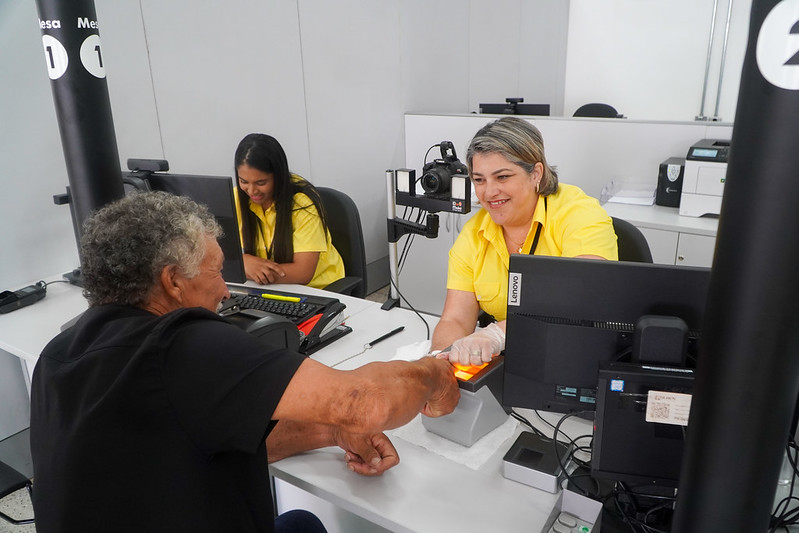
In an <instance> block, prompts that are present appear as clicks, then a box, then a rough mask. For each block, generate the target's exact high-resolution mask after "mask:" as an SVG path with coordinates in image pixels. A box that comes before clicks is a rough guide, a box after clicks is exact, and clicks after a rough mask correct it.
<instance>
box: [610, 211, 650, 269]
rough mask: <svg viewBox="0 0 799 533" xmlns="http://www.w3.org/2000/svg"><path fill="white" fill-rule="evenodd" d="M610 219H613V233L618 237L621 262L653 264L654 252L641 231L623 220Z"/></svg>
mask: <svg viewBox="0 0 799 533" xmlns="http://www.w3.org/2000/svg"><path fill="white" fill-rule="evenodd" d="M610 218H612V219H613V231H615V232H616V237H618V245H619V261H633V262H636V263H652V262H653V261H652V252H651V251H650V250H649V243H647V242H646V237H644V234H643V233H641V230H640V229H638V228H636V227H635V226H633V225H632V224H630V223H629V222H627V221H626V220H623V219H621V218H616V217H610Z"/></svg>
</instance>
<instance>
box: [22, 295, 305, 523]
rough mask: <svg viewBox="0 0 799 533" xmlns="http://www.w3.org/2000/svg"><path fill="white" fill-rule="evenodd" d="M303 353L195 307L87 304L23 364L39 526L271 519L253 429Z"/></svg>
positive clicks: (261, 427) (266, 422)
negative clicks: (28, 371) (27, 374)
mask: <svg viewBox="0 0 799 533" xmlns="http://www.w3.org/2000/svg"><path fill="white" fill-rule="evenodd" d="M303 359H304V358H303V357H302V356H300V355H298V354H293V353H290V352H286V351H284V350H275V349H272V348H269V347H267V346H265V345H264V344H262V343H261V342H260V341H259V340H258V339H256V338H254V337H252V336H250V335H249V334H247V333H245V332H243V331H242V330H240V329H239V328H237V327H235V326H233V325H231V324H229V323H227V322H226V321H225V320H223V319H220V318H219V317H217V316H216V315H215V314H213V313H211V312H209V311H206V310H202V309H182V310H178V311H174V312H172V313H168V314H166V315H163V316H160V317H159V316H155V315H153V314H151V313H148V312H146V311H144V310H142V309H137V308H133V307H127V306H116V305H107V306H100V307H96V308H92V309H89V311H87V312H86V313H85V314H84V315H83V316H82V317H81V319H80V320H79V321H78V323H77V324H76V325H75V326H74V327H72V328H70V329H68V330H66V331H64V332H63V333H61V334H60V335H58V336H57V337H56V338H55V339H53V340H52V341H51V342H50V343H49V344H48V345H47V347H46V348H45V349H44V351H43V352H42V354H41V356H40V358H39V361H38V363H37V365H36V369H35V371H34V375H33V380H32V391H31V449H32V452H33V464H34V491H33V500H34V501H33V503H34V511H35V514H36V527H37V531H39V532H40V533H47V532H49V531H169V532H174V531H272V529H273V509H272V496H271V491H270V484H269V473H268V465H267V457H266V446H265V443H264V440H265V438H266V435H267V434H268V432H269V430H270V429H271V427H272V423H271V422H270V420H271V418H272V413H273V412H274V409H275V407H276V406H277V404H278V402H279V401H280V398H281V396H282V394H283V391H284V390H285V388H286V386H287V385H288V383H289V381H290V380H291V378H292V376H293V375H294V372H295V371H296V370H297V368H298V367H299V365H300V363H302V361H303Z"/></svg>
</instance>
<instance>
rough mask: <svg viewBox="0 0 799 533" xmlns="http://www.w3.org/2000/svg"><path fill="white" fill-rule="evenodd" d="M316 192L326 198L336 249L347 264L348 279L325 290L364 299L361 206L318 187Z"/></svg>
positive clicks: (364, 267) (328, 221) (364, 282)
mask: <svg viewBox="0 0 799 533" xmlns="http://www.w3.org/2000/svg"><path fill="white" fill-rule="evenodd" d="M316 190H317V191H319V196H321V197H322V204H323V205H324V208H325V213H326V214H327V223H328V227H329V229H330V236H331V238H332V240H333V246H335V247H336V250H338V253H340V254H341V257H342V259H343V260H344V273H345V277H344V278H342V279H339V280H336V281H334V282H333V283H331V284H330V285H328V286H327V287H325V289H326V290H329V291H333V292H337V293H339V294H348V295H350V296H355V297H357V298H363V297H364V296H366V249H365V248H364V245H363V228H362V227H361V216H360V214H359V213H358V206H356V205H355V202H353V201H352V198H350V197H349V196H347V195H346V194H344V193H343V192H341V191H337V190H336V189H330V188H328V187H317V188H316Z"/></svg>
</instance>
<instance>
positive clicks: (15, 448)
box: [0, 429, 34, 526]
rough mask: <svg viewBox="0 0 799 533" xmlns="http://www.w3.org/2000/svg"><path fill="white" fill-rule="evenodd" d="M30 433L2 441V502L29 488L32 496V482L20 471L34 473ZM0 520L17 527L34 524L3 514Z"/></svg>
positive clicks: (0, 454)
mask: <svg viewBox="0 0 799 533" xmlns="http://www.w3.org/2000/svg"><path fill="white" fill-rule="evenodd" d="M28 433H29V430H28V429H24V430H22V431H20V432H19V433H16V434H14V435H11V436H10V437H8V438H6V439H3V440H2V441H0V500H2V499H3V498H5V497H6V496H8V495H9V494H12V493H14V492H16V491H18V490H20V489H22V488H27V489H28V496H29V497H30V496H31V492H32V490H33V489H32V484H31V480H30V478H29V477H27V476H25V475H23V474H22V473H20V472H19V470H18V469H22V470H28V471H32V463H31V459H30V440H29V437H28ZM4 461H8V463H11V464H7V463H6V462H4ZM12 464H13V465H14V466H12ZM23 467H25V468H23ZM0 518H2V519H3V520H5V521H6V522H9V523H11V524H14V525H15V526H17V525H22V524H33V523H34V519H33V518H22V519H18V518H13V517H11V516H9V515H7V514H5V513H3V512H0Z"/></svg>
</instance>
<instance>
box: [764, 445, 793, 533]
mask: <svg viewBox="0 0 799 533" xmlns="http://www.w3.org/2000/svg"><path fill="white" fill-rule="evenodd" d="M785 453H786V455H787V456H788V462H790V463H791V468H792V470H793V476H792V477H791V483H790V490H789V491H788V496H786V497H785V498H783V499H782V500H780V501H779V502H778V503H777V504H776V506H775V508H774V512H773V513H772V514H771V520H770V523H769V533H774V532H776V531H777V530H779V529H780V528H782V529H784V530H785V531H789V530H788V526H793V525H796V524H799V498H797V497H796V496H794V489H795V488H796V476H797V475H799V471H798V470H797V454H799V448H798V447H797V445H796V442H794V441H793V440H791V441H790V442H788V444H787V445H786V447H785ZM791 503H793V504H795V507H793V508H789V507H788V506H789V505H790V504H791Z"/></svg>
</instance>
